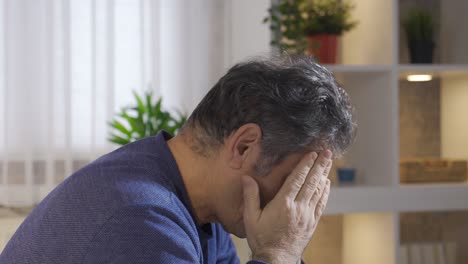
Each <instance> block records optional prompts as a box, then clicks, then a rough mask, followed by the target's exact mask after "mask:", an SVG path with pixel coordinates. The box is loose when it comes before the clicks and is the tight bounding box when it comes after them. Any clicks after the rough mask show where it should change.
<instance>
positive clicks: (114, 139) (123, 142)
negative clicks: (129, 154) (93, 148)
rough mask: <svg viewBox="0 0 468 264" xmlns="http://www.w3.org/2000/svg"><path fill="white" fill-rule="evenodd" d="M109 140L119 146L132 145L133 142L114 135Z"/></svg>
mask: <svg viewBox="0 0 468 264" xmlns="http://www.w3.org/2000/svg"><path fill="white" fill-rule="evenodd" d="M108 140H109V141H110V142H112V143H115V144H118V145H126V144H128V143H130V142H131V141H130V140H129V139H126V138H123V137H120V136H118V135H115V134H112V135H111V136H110V138H108Z"/></svg>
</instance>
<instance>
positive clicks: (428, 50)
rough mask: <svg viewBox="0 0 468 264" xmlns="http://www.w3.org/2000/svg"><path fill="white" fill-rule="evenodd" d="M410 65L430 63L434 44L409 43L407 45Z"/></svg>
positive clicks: (425, 42)
mask: <svg viewBox="0 0 468 264" xmlns="http://www.w3.org/2000/svg"><path fill="white" fill-rule="evenodd" d="M408 48H409V54H410V61H411V63H432V58H433V56H434V43H432V42H429V41H411V42H409V43H408Z"/></svg>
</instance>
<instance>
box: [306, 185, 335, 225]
mask: <svg viewBox="0 0 468 264" xmlns="http://www.w3.org/2000/svg"><path fill="white" fill-rule="evenodd" d="M329 195H330V180H329V179H327V181H326V184H325V188H324V190H323V192H322V193H321V195H320V199H318V201H312V200H311V201H310V202H311V203H310V206H314V205H315V219H316V220H315V221H318V220H319V219H320V217H321V216H322V214H323V211H325V207H326V206H327V202H328V196H329Z"/></svg>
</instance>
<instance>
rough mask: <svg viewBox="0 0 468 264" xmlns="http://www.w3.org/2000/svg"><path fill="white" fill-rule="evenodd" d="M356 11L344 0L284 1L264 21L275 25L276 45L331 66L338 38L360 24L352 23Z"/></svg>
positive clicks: (274, 6) (273, 27)
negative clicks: (352, 11) (351, 17)
mask: <svg viewBox="0 0 468 264" xmlns="http://www.w3.org/2000/svg"><path fill="white" fill-rule="evenodd" d="M353 8H354V6H353V5H351V4H350V3H348V2H344V1H340V0H281V1H280V3H279V4H277V5H273V6H272V8H270V9H269V10H268V11H269V16H268V17H266V18H265V19H264V21H263V22H264V23H266V22H270V24H271V26H270V28H271V30H272V31H273V33H274V38H273V41H272V42H271V44H272V45H274V46H277V47H279V48H280V49H286V50H288V52H291V51H292V52H293V53H305V52H307V53H308V54H309V55H311V56H314V57H315V58H316V59H317V60H318V61H319V62H320V63H327V64H328V63H330V64H331V63H336V50H337V39H338V37H339V36H340V35H341V34H342V33H344V32H346V31H348V30H351V29H352V28H353V27H355V26H356V24H357V23H356V22H354V21H351V20H350V16H351V10H352V9H353Z"/></svg>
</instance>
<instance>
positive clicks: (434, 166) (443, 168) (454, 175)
mask: <svg viewBox="0 0 468 264" xmlns="http://www.w3.org/2000/svg"><path fill="white" fill-rule="evenodd" d="M467 168H468V166H467V161H466V160H444V159H414V160H402V161H400V182H402V183H422V182H464V181H466V180H467Z"/></svg>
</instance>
